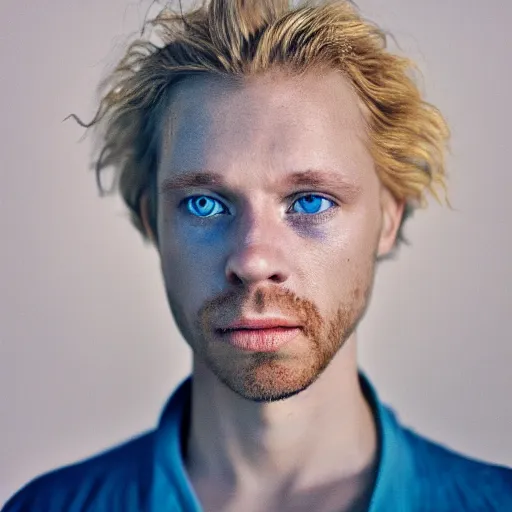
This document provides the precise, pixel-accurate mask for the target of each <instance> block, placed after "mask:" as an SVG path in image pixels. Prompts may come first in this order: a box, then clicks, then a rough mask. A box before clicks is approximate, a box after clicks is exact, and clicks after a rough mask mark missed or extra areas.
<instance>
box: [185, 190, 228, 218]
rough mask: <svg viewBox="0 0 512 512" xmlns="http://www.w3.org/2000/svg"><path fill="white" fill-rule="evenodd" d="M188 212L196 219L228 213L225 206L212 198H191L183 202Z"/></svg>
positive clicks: (202, 196)
mask: <svg viewBox="0 0 512 512" xmlns="http://www.w3.org/2000/svg"><path fill="white" fill-rule="evenodd" d="M183 202H184V203H185V206H186V208H187V210H188V211H189V212H190V213H191V214H192V215H195V216H196V217H201V218H206V217H213V216H215V215H220V214H222V213H225V212H227V209H226V208H225V207H224V205H223V204H222V203H221V202H220V201H219V200H218V199H215V198H213V197H210V196H205V195H197V196H190V197H187V198H185V199H184V200H183Z"/></svg>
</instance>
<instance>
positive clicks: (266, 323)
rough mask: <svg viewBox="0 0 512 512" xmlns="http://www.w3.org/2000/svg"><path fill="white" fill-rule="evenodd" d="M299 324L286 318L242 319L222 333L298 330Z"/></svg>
mask: <svg viewBox="0 0 512 512" xmlns="http://www.w3.org/2000/svg"><path fill="white" fill-rule="evenodd" d="M298 327H301V326H300V324H299V323H298V322H295V321H293V320H289V319H286V318H241V319H240V320H237V321H235V322H232V323H230V324H229V325H226V326H223V327H220V328H219V329H218V330H220V331H221V332H226V331H232V330H240V329H250V330H255V329H277V328H298Z"/></svg>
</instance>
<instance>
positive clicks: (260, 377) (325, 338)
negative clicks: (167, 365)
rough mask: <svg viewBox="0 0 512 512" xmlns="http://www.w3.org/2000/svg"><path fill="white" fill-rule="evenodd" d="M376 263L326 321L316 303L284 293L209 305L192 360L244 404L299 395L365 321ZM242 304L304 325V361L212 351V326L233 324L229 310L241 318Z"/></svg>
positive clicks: (242, 295)
mask: <svg viewBox="0 0 512 512" xmlns="http://www.w3.org/2000/svg"><path fill="white" fill-rule="evenodd" d="M374 264H375V258H374V260H373V262H372V264H371V265H370V268H367V269H365V270H366V271H365V272H363V273H362V275H360V277H359V280H358V281H357V282H355V283H354V286H353V287H352V290H351V291H350V292H349V294H348V295H349V299H347V301H346V302H345V303H344V304H342V305H341V306H339V307H338V309H337V311H336V313H335V314H334V315H333V318H331V319H330V320H327V321H325V320H324V319H323V318H322V316H321V315H320V313H319V311H318V308H317V307H316V306H315V304H314V303H312V302H311V301H309V300H307V299H304V298H299V297H297V296H296V295H295V294H294V293H292V292H291V291H289V290H286V289H279V288H275V289H265V290H262V289H260V290H257V291H256V292H254V293H253V294H252V295H253V296H252V298H251V297H249V293H248V292H247V290H241V289H239V290H236V291H232V290H231V291H229V292H227V293H225V294H223V295H221V296H218V297H216V298H215V299H213V300H211V301H208V302H207V303H205V304H204V305H203V307H202V308H201V309H200V311H199V315H198V323H197V326H196V327H197V328H198V331H199V332H200V333H202V334H201V336H200V338H201V339H200V340H196V341H198V342H199V343H197V344H195V346H194V347H193V348H194V352H195V356H196V357H200V358H201V359H202V360H203V361H204V363H205V365H206V366H207V367H208V368H209V369H210V370H211V371H212V372H213V373H214V374H215V375H216V377H217V378H218V379H219V380H220V381H221V382H222V383H224V384H225V385H226V386H227V387H228V388H230V389H231V390H232V391H234V392H235V393H237V394H238V395H240V396H241V397H243V398H246V399H248V400H252V401H255V402H274V401H277V400H284V399H286V398H288V397H291V396H293V395H295V394H297V393H300V392H301V391H303V390H304V389H306V388H308V387H309V386H310V385H311V384H312V383H313V382H315V381H316V380H317V379H318V377H319V376H320V375H321V374H322V373H323V371H324V370H325V369H326V368H327V366H328V365H329V363H330V362H331V361H332V360H333V358H334V356H335V355H336V354H337V352H338V351H339V350H340V349H341V348H342V347H343V345H344V344H345V342H346V340H347V339H348V338H349V337H350V335H351V334H352V332H353V331H354V330H355V328H356V327H357V325H358V324H359V322H360V320H361V319H362V317H363V316H364V314H365V312H366V309H367V307H368V304H369V301H370V296H371V291H372V289H373V281H374V273H375V267H374ZM248 299H250V300H249V301H248ZM245 304H253V305H254V309H255V310H256V311H257V312H258V313H260V314H263V313H264V312H265V311H269V310H272V309H276V310H279V311H280V312H281V313H282V314H284V315H289V316H290V317H292V318H296V319H298V320H299V321H300V323H301V324H302V325H303V326H304V327H303V336H304V337H305V338H306V339H307V340H308V342H309V346H310V350H309V355H308V357H304V358H300V359H298V358H290V357H289V356H286V355H285V356H283V355H282V354H281V353H280V352H273V353H264V352H257V353H251V354H244V356H243V359H242V360H241V361H239V360H237V359H236V358H233V352H229V350H231V351H232V350H233V349H232V348H231V347H229V348H227V347H225V348H227V350H228V352H227V353H226V350H216V349H215V348H212V347H218V346H219V344H218V343H211V342H210V341H209V339H208V338H209V335H208V333H209V332H211V329H212V325H222V324H223V323H225V320H226V319H228V315H229V318H231V319H232V318H233V316H232V315H233V311H237V312H238V313H240V312H241V305H245ZM251 311H252V310H251ZM223 318H224V321H223ZM230 354H231V357H230Z"/></svg>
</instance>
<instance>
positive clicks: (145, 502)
mask: <svg viewBox="0 0 512 512" xmlns="http://www.w3.org/2000/svg"><path fill="white" fill-rule="evenodd" d="M360 380H361V385H362V388H363V391H364V393H365V395H366V397H367V399H368V400H369V402H370V404H371V406H372V408H373V410H374V413H375V417H376V419H377V425H378V437H379V466H378V473H377V479H376V483H375V487H374V490H373V493H372V499H371V503H370V507H369V512H427V511H428V512H455V511H457V512H458V511H475V512H476V511H479V512H480V511H496V512H507V511H510V512H512V469H508V468H505V467H501V466H496V465H492V464H487V463H484V462H479V461H476V460H473V459H469V458H467V457H464V456H462V455H460V454H457V453H455V452H453V451H451V450H448V449H447V448H444V447H442V446H440V445H438V444H435V443H433V442H431V441H428V440H427V439H425V438H423V437H421V436H419V435H417V434H416V433H414V432H412V431H411V430H409V429H406V428H404V427H403V426H401V425H400V424H399V422H398V421H397V418H396V416H395V414H394V413H393V411H392V410H391V409H389V408H388V407H386V406H384V405H383V404H382V403H381V402H380V401H379V399H378V397H377V394H376V393H375V390H374V389H373V388H372V386H371V384H370V383H369V381H368V380H367V379H366V378H365V377H364V376H363V375H362V374H361V375H360ZM190 396H191V378H190V377H188V378H187V379H186V380H185V381H183V382H182V384H181V385H180V386H179V387H178V388H177V389H176V391H175V392H174V393H173V395H172V396H171V398H170V399H169V402H168V403H167V405H166V407H165V408H164V412H163V413H162V416H161V418H160V421H159V424H158V427H157V428H156V429H155V430H153V431H150V432H147V433H145V434H143V435H141V436H139V437H137V438H135V439H132V440H130V441H128V442H126V443H124V444H122V445H120V446H118V447H116V448H114V449H111V450H109V451H107V452H103V453H101V454H99V455H97V456H95V457H92V458H90V459H87V460H85V461H83V462H79V463H77V464H74V465H71V466H67V467H65V468H61V469H57V470H55V471H52V472H50V473H47V474H45V475H43V476H40V477H38V478H36V479H35V480H33V481H32V482H30V483H29V484H27V485H26V486H25V487H24V488H22V489H21V490H20V491H18V493H16V494H15V495H14V496H13V497H12V498H11V499H10V500H9V501H8V502H7V504H6V505H5V506H4V508H3V509H2V512H22V511H23V512H25V511H30V512H117V511H123V512H125V511H126V512H135V511H147V512H180V511H185V512H200V511H201V506H200V504H199V502H198V500H197V497H196V496H195V494H194V490H193V488H192V485H191V483H190V481H189V479H188V477H187V473H186V471H185V468H184V463H183V459H182V455H181V454H182V444H181V443H182V440H183V434H184V432H186V429H187V428H188V422H189V418H190V416H189V415H190Z"/></svg>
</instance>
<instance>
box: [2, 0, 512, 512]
mask: <svg viewBox="0 0 512 512" xmlns="http://www.w3.org/2000/svg"><path fill="white" fill-rule="evenodd" d="M155 25H156V26H157V27H159V28H161V29H163V30H162V31H161V33H160V37H161V38H162V41H163V43H164V44H163V45H161V46H159V47H157V46H155V45H152V44H146V46H142V45H141V44H136V45H134V46H132V47H130V49H129V50H128V52H127V55H126V57H125V58H124V59H123V60H122V61H121V63H120V64H119V66H118V68H117V70H116V71H115V72H114V74H113V75H112V76H111V77H110V80H109V81H108V82H107V83H106V85H107V86H108V87H107V91H106V93H105V95H104V97H103V101H102V103H101V105H100V109H99V111H98V115H97V116H96V118H95V119H94V120H93V122H92V123H91V124H90V125H89V126H91V125H95V124H96V123H99V124H100V125H101V126H103V127H104V130H103V131H102V139H101V141H102V152H101V154H100V157H99V159H98V163H97V172H98V177H99V175H100V173H101V171H102V169H103V168H104V167H106V166H109V165H114V166H115V167H116V169H117V171H118V173H119V187H120V191H121V193H122V195H123V198H124V200H125V201H126V204H127V205H128V207H129V208H130V210H131V213H132V219H133V222H134V224H135V225H136V227H137V228H138V229H139V230H140V231H141V232H142V234H143V235H144V236H145V237H147V238H148V239H150V240H152V241H153V243H154V244H155V247H156V248H157V250H158V252H159V255H160V257H161V266H162V271H163V276H164V280H165V285H166V290H167V295H168V299H169V304H170V308H171V310H172V313H173V316H174V318H175V320H176V323H177V325H178V327H179V329H180V331H181V333H182V334H183V336H184V338H185V340H186V341H187V342H188V343H189V345H190V347H191V348H192V350H193V353H194V359H193V371H192V376H191V377H190V378H188V379H187V380H186V381H184V382H183V383H182V384H181V385H180V387H179V388H178V389H177V390H176V391H175V392H174V393H173V395H172V397H171V399H170V400H169V402H168V404H167V406H166V407H165V409H164V412H163V414H162V417H161V420H160V422H159V424H158V426H157V427H156V429H155V430H153V431H151V432H148V433H146V434H144V435H142V436H140V437H138V438H136V439H134V440H131V441H129V442H128V443H125V444H124V445H122V446H120V447H116V448H114V449H113V450H111V451H109V452H106V453H103V454H100V455H97V456H95V457H93V458H91V459H88V460H86V461H84V462H80V463H78V464H75V465H72V466H70V467H67V468H62V469H59V470H56V471H54V472H52V473H49V474H47V475H44V476H42V477H39V478H38V479H36V480H34V481H33V482H31V483H30V484H28V485H27V486H26V487H25V488H24V489H22V490H21V491H19V492H18V493H17V494H16V495H15V496H14V497H13V498H12V499H11V500H10V501H9V502H8V504H7V505H6V507H5V509H4V510H5V511H6V512H13V511H22V510H23V511H24V510H30V511H32V510H34V511H40V510H41V511H43V510H44V511H52V512H53V511H109V512H110V511H116V510H123V511H125V510H126V511H138V510H147V511H155V512H156V511H180V510H184V511H199V510H205V511H226V512H227V511H229V512H231V511H243V512H256V511H280V512H283V511H284V512H287V511H318V512H334V511H338V512H339V511H350V512H354V511H371V512H375V511H379V512H381V511H384V512H387V511H390V512H399V511H436V512H442V511H459V510H471V511H490V510H492V511H507V510H512V470H510V469H506V468H503V467H498V466H494V465H491V464H486V463H483V462H478V461H475V460H471V459H468V458H466V457H464V456H462V455H459V454H456V453H454V452H452V451H450V450H448V449H446V448H443V447H441V446H439V445H436V444H434V443H432V442H430V441H428V440H426V439H424V438H422V437H420V436H419V435H417V434H415V433H413V432H411V431H410V430H407V429H405V428H404V427H402V426H401V425H400V424H399V423H398V422H397V420H396V418H395V416H394V414H393V412H392V411H391V410H390V409H389V408H387V407H385V406H384V405H383V404H381V403H380V402H379V399H378V397H377V395H376V393H375V391H374V389H373V388H372V386H371V384H370V383H369V381H368V380H367V379H366V378H365V377H364V376H363V375H362V374H360V373H359V372H358V367H357V357H356V336H357V334H356V333H357V330H356V328H357V326H358V324H359V322H360V320H361V319H362V317H363V316H364V313H365V311H366V308H367V306H368V303H369V300H370V295H371V290H372V285H373V279H374V272H375V266H376V262H377V261H380V260H382V259H383V258H386V257H389V256H390V255H391V254H392V253H393V251H394V250H395V249H396V247H397V246H398V244H399V242H400V240H401V239H402V237H401V229H402V226H403V223H404V220H405V219H406V217H407V216H408V214H409V213H410V211H411V210H412V208H413V207H414V206H417V205H418V204H422V203H423V202H424V195H425V193H426V192H427V191H431V192H433V193H434V195H435V193H436V192H435V186H436V185H440V186H441V187H444V155H443V152H444V147H445V145H446V141H447V138H448V130H447V127H446V125H445V122H444V120H443V118H442V116H441V114H440V113H439V112H438V111H437V110H436V109H435V108H434V107H432V106H430V105H428V104H427V103H425V102H424V101H423V100H422V99H421V97H420V95H419V92H418V90H417V88H416V86H415V84H414V82H413V81H412V80H411V79H410V78H409V77H408V74H407V72H408V68H409V64H410V63H409V61H407V60H406V59H403V58H399V57H397V56H394V55H391V54H390V53H388V52H387V51H386V50H385V49H384V37H383V35H382V33H381V32H380V31H379V30H378V29H377V28H376V27H374V26H372V25H370V24H368V23H367V22H365V21H363V20H362V19H361V18H360V17H359V15H358V13H357V12H356V11H355V9H354V8H353V6H351V5H350V4H348V3H346V2H329V3H327V4H319V5H304V6H302V7H298V8H295V9H292V8H290V7H289V6H288V5H287V3H286V2H285V1H283V0H281V1H279V0H275V1H271V0H266V1H256V0H254V1H253V2H249V3H248V4H247V3H246V2H243V0H224V1H223V0H212V1H211V3H207V4H205V5H203V6H201V7H200V8H198V9H197V10H195V11H191V12H188V13H186V14H179V15H178V14H173V13H171V12H168V11H164V12H163V13H162V14H161V15H160V16H159V17H158V18H157V20H156V21H155Z"/></svg>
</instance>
